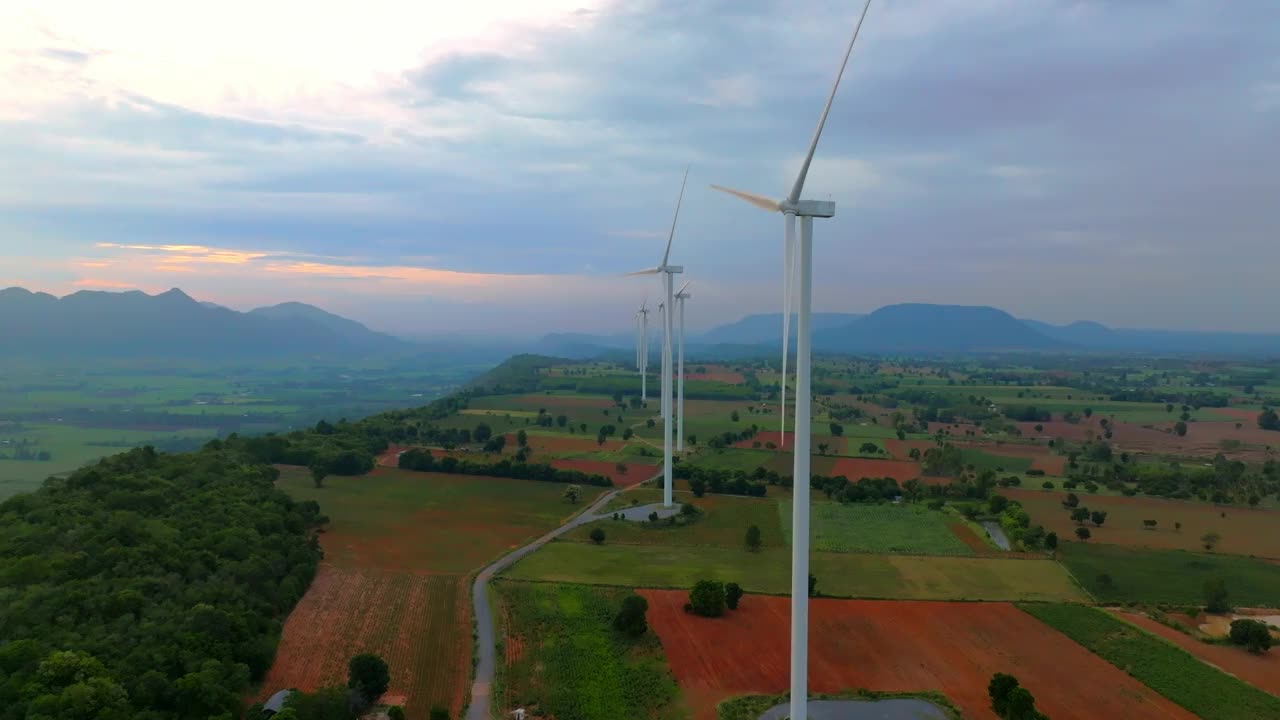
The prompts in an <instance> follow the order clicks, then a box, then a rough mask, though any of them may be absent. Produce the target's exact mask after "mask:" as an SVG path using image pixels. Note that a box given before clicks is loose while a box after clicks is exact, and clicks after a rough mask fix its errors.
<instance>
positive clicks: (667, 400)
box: [628, 168, 689, 507]
mask: <svg viewBox="0 0 1280 720" xmlns="http://www.w3.org/2000/svg"><path fill="white" fill-rule="evenodd" d="M688 181H689V170H688V168H686V169H685V171H684V180H682V181H680V195H679V196H678V197H677V198H676V212H675V215H674V216H673V217H672V218H671V232H670V233H669V234H668V235H667V250H666V252H664V253H662V263H661V264H659V265H658V266H657V267H652V268H648V269H646V270H639V271H636V272H633V273H628V274H629V275H662V290H663V297H665V298H666V301H665V302H664V303H663V304H662V306H663V308H664V309H666V312H664V313H663V314H662V505H663V507H671V505H672V503H673V495H674V493H673V491H672V490H673V488H672V479H671V425H672V423H671V387H672V382H671V315H672V313H671V311H670V309H671V308H672V307H673V306H674V301H675V293H674V292H673V288H672V285H673V281H674V278H675V275H676V273H682V272H684V268H682V267H680V266H679V265H669V264H668V263H667V261H668V260H670V259H671V241H672V240H673V239H675V236H676V221H678V220H679V219H680V204H681V203H682V202H684V186H685V184H686V183H687V182H688Z"/></svg>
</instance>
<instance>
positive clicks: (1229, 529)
mask: <svg viewBox="0 0 1280 720" xmlns="http://www.w3.org/2000/svg"><path fill="white" fill-rule="evenodd" d="M999 492H1000V494H1001V495H1004V496H1006V497H1008V498H1009V499H1010V500H1017V501H1018V502H1019V503H1022V507H1023V508H1024V509H1025V510H1026V511H1027V512H1028V513H1029V514H1030V515H1031V520H1032V522H1035V523H1038V524H1041V525H1044V526H1045V528H1046V529H1047V530H1053V531H1055V532H1057V533H1058V535H1059V536H1060V537H1064V538H1067V537H1072V533H1074V532H1075V528H1076V524H1075V523H1074V522H1072V521H1071V517H1070V512H1069V511H1068V510H1066V509H1064V508H1063V507H1062V500H1063V499H1064V498H1065V495H1064V494H1063V493H1060V492H1043V491H1038V490H1024V489H1019V488H1001V489H1000V491H999ZM1077 497H1079V498H1080V505H1081V506H1085V507H1088V508H1089V509H1090V510H1105V511H1106V513H1107V520H1106V522H1105V523H1103V525H1102V527H1094V526H1093V525H1092V524H1090V525H1089V531H1090V532H1091V533H1092V534H1093V535H1092V537H1091V538H1090V540H1089V542H1092V543H1107V544H1111V545H1125V546H1129V547H1148V548H1160V549H1172V550H1192V551H1199V550H1203V547H1202V545H1201V541H1200V538H1201V536H1203V535H1204V534H1205V533H1209V532H1216V533H1218V534H1219V535H1220V536H1221V537H1222V539H1221V540H1220V541H1219V542H1218V545H1217V547H1216V548H1215V552H1219V553H1229V554H1235V555H1253V556H1256V557H1265V558H1280V512H1277V511H1275V510H1254V509H1250V508H1247V507H1239V506H1235V507H1224V506H1218V505H1212V504H1209V503H1201V502H1192V501H1187V500H1165V499H1163V498H1154V497H1124V496H1122V495H1087V494H1084V493H1080V492H1077ZM1224 515H1225V517H1224ZM1143 520H1155V521H1156V523H1157V524H1156V527H1155V529H1151V530H1148V529H1147V528H1146V527H1145V526H1144V525H1143V522H1142V521H1143ZM1175 523H1182V528H1181V529H1180V530H1179V529H1175Z"/></svg>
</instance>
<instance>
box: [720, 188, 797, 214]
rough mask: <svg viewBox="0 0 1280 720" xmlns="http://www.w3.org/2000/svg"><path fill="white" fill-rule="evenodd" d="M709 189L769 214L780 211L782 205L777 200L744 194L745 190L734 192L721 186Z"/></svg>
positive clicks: (753, 194)
mask: <svg viewBox="0 0 1280 720" xmlns="http://www.w3.org/2000/svg"><path fill="white" fill-rule="evenodd" d="M711 189H712V190H719V191H720V192H722V193H729V194H730V195H733V196H734V197H737V198H740V199H742V200H746V201H747V202H749V203H751V204H752V205H755V206H756V207H758V208H760V209H761V210H768V211H769V212H781V211H782V205H781V204H780V203H779V202H778V201H777V200H770V199H769V198H767V197H765V196H763V195H756V194H755V193H749V192H746V191H745V190H734V189H733V188H727V187H724V186H723V185H712V186H711Z"/></svg>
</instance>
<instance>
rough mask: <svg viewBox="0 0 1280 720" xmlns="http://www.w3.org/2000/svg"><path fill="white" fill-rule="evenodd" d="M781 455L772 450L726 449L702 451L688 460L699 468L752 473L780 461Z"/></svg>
mask: <svg viewBox="0 0 1280 720" xmlns="http://www.w3.org/2000/svg"><path fill="white" fill-rule="evenodd" d="M778 455H779V453H776V452H774V451H771V450H751V449H744V448H725V449H723V450H711V449H706V450H702V451H700V452H698V453H696V454H694V455H692V456H691V457H689V458H688V459H687V460H684V461H683V462H687V463H689V464H690V465H694V466H697V467H707V468H716V469H718V470H741V471H742V472H746V473H750V472H752V471H754V470H755V469H756V468H758V467H761V466H768V465H769V464H770V463H771V462H773V461H775V460H777V459H778Z"/></svg>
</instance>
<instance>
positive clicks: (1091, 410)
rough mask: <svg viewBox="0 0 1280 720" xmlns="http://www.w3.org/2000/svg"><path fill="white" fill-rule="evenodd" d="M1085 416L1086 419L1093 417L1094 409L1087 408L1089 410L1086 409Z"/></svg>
mask: <svg viewBox="0 0 1280 720" xmlns="http://www.w3.org/2000/svg"><path fill="white" fill-rule="evenodd" d="M1084 416H1085V417H1093V408H1091V407H1087V408H1085V409H1084Z"/></svg>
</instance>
